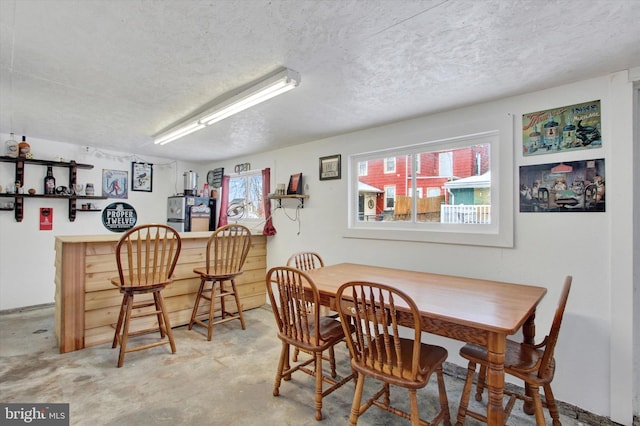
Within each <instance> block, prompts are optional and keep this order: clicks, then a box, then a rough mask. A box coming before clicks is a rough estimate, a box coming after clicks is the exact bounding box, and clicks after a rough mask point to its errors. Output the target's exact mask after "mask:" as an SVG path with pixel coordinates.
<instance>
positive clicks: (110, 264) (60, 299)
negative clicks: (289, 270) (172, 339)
mask: <svg viewBox="0 0 640 426" xmlns="http://www.w3.org/2000/svg"><path fill="white" fill-rule="evenodd" d="M121 236H122V235H121V234H105V235H71V236H57V237H56V242H55V250H56V257H55V268H56V274H55V285H56V291H55V327H56V338H57V341H58V346H59V348H60V353H65V352H71V351H75V350H79V349H83V348H86V347H89V346H94V345H98V344H102V343H106V342H111V341H112V340H113V334H114V328H113V327H112V324H115V323H116V321H117V319H118V312H119V310H120V304H121V303H122V294H120V291H119V289H118V288H117V287H115V286H113V285H112V284H111V278H113V277H116V276H117V275H118V267H117V265H116V258H115V247H116V244H117V243H118V241H119V240H120V237H121ZM210 236H211V232H185V233H181V234H180V237H182V250H181V252H180V257H179V259H178V264H177V266H176V269H175V272H174V281H173V283H171V284H170V285H169V286H167V288H166V289H165V290H164V291H163V292H162V294H163V296H164V299H165V304H166V306H167V309H168V310H169V319H170V321H171V326H172V327H176V326H180V325H185V324H188V323H189V319H190V318H191V310H192V309H193V304H194V303H195V297H196V293H197V291H198V287H199V285H200V279H199V277H198V275H196V274H194V273H193V268H195V267H199V266H203V265H204V263H205V261H206V246H207V239H208V238H209V237H210ZM266 255H267V242H266V237H265V236H264V235H252V236H251V249H250V251H249V255H248V256H247V260H246V262H245V264H244V268H243V269H244V272H243V273H242V274H241V275H239V276H238V278H237V279H236V286H237V289H238V293H239V296H240V303H241V305H242V309H243V310H248V309H252V308H257V307H258V306H261V305H263V304H264V303H266V288H265V284H264V279H265V275H266V264H267V262H266ZM231 305H233V304H231ZM150 325H151V324H147V325H145V326H150ZM214 333H215V330H214ZM203 337H204V338H206V336H203Z"/></svg>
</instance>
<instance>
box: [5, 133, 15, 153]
mask: <svg viewBox="0 0 640 426" xmlns="http://www.w3.org/2000/svg"><path fill="white" fill-rule="evenodd" d="M5 145H6V151H5V152H6V154H5V155H6V156H7V157H11V158H17V157H18V141H16V138H15V135H14V134H13V133H11V134H10V135H9V140H8V141H7V142H6V143H5Z"/></svg>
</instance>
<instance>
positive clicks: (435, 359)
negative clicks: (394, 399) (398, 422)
mask: <svg viewBox="0 0 640 426" xmlns="http://www.w3.org/2000/svg"><path fill="white" fill-rule="evenodd" d="M366 350H369V349H366ZM400 350H401V357H402V361H401V362H400V361H398V360H397V356H396V352H395V351H391V359H390V360H388V359H387V357H386V355H385V354H382V360H383V362H382V371H383V372H384V374H380V373H379V371H378V368H375V367H374V366H372V365H370V361H369V365H367V366H365V365H362V363H358V362H352V366H353V368H354V370H356V371H358V372H362V373H364V374H366V375H368V376H371V377H374V378H376V379H378V380H385V381H387V382H389V383H391V384H395V385H398V386H402V387H405V388H409V389H420V388H423V387H424V386H425V385H426V383H427V382H428V381H429V377H430V376H431V374H432V373H433V372H434V371H435V369H436V367H437V366H438V365H441V364H442V363H443V362H444V361H446V359H447V356H448V352H447V350H446V349H445V348H443V347H441V346H435V345H429V344H426V343H422V344H421V345H420V357H419V358H418V360H419V365H423V366H425V367H426V368H425V369H424V370H423V371H421V372H420V373H419V374H418V376H417V380H416V381H415V382H414V383H411V382H408V381H407V378H409V377H411V374H412V369H413V340H411V339H400ZM370 353H371V359H378V356H379V354H378V353H377V351H376V349H375V347H371V348H370ZM376 364H378V363H376ZM399 365H401V366H402V368H401V369H399V368H394V369H393V370H392V369H391V368H390V367H391V366H399ZM378 367H379V365H378ZM393 378H396V379H397V380H395V381H394V379H393Z"/></svg>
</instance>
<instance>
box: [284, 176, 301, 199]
mask: <svg viewBox="0 0 640 426" xmlns="http://www.w3.org/2000/svg"><path fill="white" fill-rule="evenodd" d="M290 194H302V173H296V174H295V175H291V177H290V178H289V187H288V188H287V195H290Z"/></svg>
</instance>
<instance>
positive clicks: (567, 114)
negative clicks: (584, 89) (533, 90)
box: [522, 100, 602, 156]
mask: <svg viewBox="0 0 640 426" xmlns="http://www.w3.org/2000/svg"><path fill="white" fill-rule="evenodd" d="M600 113H601V111H600V101H599V100H598V101H591V102H584V103H581V104H576V105H569V106H564V107H559V108H554V109H549V110H546V111H537V112H530V113H528V114H523V115H522V154H523V155H524V156H528V155H538V154H550V153H554V152H562V151H573V150H579V149H590V148H600V147H601V146H602V136H601V135H602V130H601V123H600V120H601V117H600V116H601V114H600Z"/></svg>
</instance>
